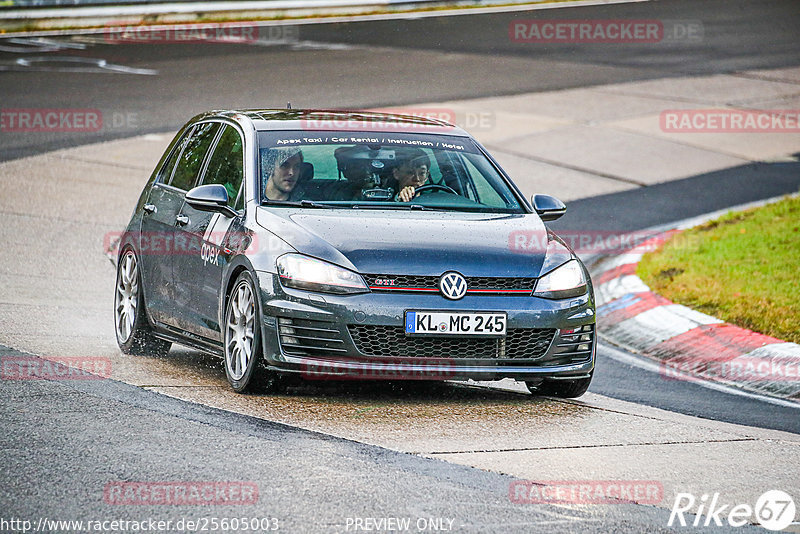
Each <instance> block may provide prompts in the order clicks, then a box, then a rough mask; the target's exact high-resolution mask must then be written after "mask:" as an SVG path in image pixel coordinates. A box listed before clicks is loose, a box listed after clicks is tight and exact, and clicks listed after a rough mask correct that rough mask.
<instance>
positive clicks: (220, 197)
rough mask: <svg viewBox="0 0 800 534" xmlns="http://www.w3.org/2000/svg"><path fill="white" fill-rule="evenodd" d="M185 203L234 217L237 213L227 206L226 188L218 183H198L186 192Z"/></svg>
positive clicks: (199, 208)
mask: <svg viewBox="0 0 800 534" xmlns="http://www.w3.org/2000/svg"><path fill="white" fill-rule="evenodd" d="M186 203H187V204H189V205H190V206H191V207H193V208H194V209H196V210H200V211H211V212H215V213H221V214H223V215H225V216H226V217H236V216H237V215H238V213H236V212H235V211H234V210H232V209H231V208H230V207H229V206H228V190H227V189H225V187H224V186H222V185H219V184H208V185H198V186H197V187H195V188H194V189H191V190H190V191H189V192H188V193H186Z"/></svg>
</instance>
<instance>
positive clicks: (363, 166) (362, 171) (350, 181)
mask: <svg viewBox="0 0 800 534" xmlns="http://www.w3.org/2000/svg"><path fill="white" fill-rule="evenodd" d="M355 151H356V147H339V148H337V149H336V150H335V151H334V154H333V155H334V157H335V158H336V163H337V167H338V169H339V172H341V173H342V176H344V178H345V181H342V180H340V181H339V182H336V183H335V184H333V186H332V187H331V188H330V189H328V191H327V197H328V199H329V200H358V199H360V198H361V190H362V189H364V188H365V187H369V186H371V185H372V183H373V182H372V180H373V175H372V170H371V168H370V160H368V159H363V158H357V157H355Z"/></svg>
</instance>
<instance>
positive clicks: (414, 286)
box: [364, 274, 536, 295]
mask: <svg viewBox="0 0 800 534" xmlns="http://www.w3.org/2000/svg"><path fill="white" fill-rule="evenodd" d="M439 278H440V276H411V275H394V274H365V275H364V279H365V280H366V282H367V285H368V286H369V287H370V289H372V290H373V291H439ZM466 280H467V292H470V291H473V292H476V293H477V292H480V293H491V292H498V293H500V292H503V291H518V292H520V293H519V294H522V295H529V294H530V293H531V292H532V291H533V287H534V286H535V285H536V278H532V277H527V278H513V277H507V276H472V277H467V278H466Z"/></svg>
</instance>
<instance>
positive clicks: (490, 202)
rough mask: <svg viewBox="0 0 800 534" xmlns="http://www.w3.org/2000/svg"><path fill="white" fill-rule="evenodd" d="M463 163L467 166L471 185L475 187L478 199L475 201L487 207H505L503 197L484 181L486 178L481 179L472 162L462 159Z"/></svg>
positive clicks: (481, 176)
mask: <svg viewBox="0 0 800 534" xmlns="http://www.w3.org/2000/svg"><path fill="white" fill-rule="evenodd" d="M464 162H465V163H466V164H467V172H469V174H470V177H471V178H472V183H473V184H474V185H475V189H476V193H477V195H478V198H477V199H476V200H477V201H478V202H481V203H483V204H486V205H487V206H495V207H496V206H505V205H506V203H505V201H504V200H503V197H501V196H500V194H499V193H498V192H497V191H495V189H494V188H493V187H492V186H491V185H490V184H489V182H487V181H486V178H484V177H483V175H482V174H481V172H480V171H479V170H478V169H477V168H476V167H475V165H473V164H472V162H471V161H470V160H468V159H466V158H465V159H464Z"/></svg>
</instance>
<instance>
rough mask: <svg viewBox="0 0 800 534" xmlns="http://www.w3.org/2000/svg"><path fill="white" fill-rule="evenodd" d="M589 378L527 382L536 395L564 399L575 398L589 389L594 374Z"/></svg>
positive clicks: (529, 389) (529, 388)
mask: <svg viewBox="0 0 800 534" xmlns="http://www.w3.org/2000/svg"><path fill="white" fill-rule="evenodd" d="M593 374H594V371H592V373H591V374H590V375H589V376H588V377H587V378H577V379H575V380H547V379H545V380H544V381H543V382H541V383H538V384H537V383H534V382H525V385H526V386H528V391H530V392H531V393H533V394H534V395H546V396H548V397H559V398H562V399H575V398H577V397H580V396H581V395H583V394H584V393H586V390H588V389H589V384H591V383H592V375H593Z"/></svg>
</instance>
